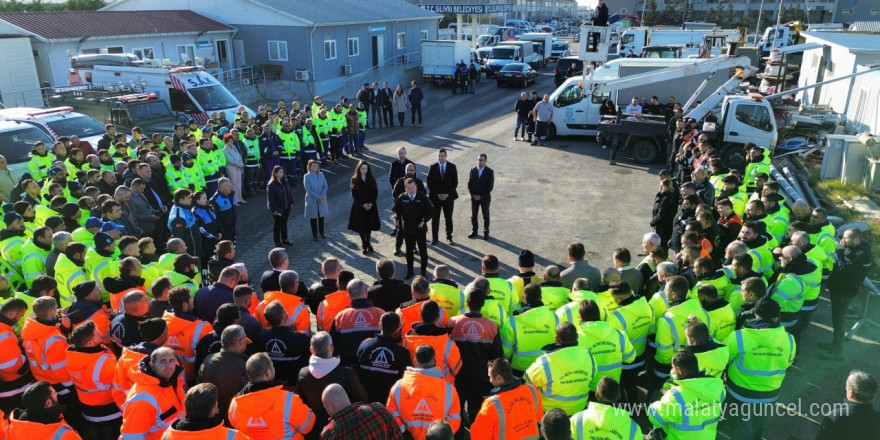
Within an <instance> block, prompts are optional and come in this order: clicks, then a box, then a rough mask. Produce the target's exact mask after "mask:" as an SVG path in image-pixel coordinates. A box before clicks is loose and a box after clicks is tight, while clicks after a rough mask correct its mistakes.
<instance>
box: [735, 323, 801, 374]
mask: <svg viewBox="0 0 880 440" xmlns="http://www.w3.org/2000/svg"><path fill="white" fill-rule="evenodd" d="M786 334H788V333H786ZM791 341H792V340H791V335H790V334H788V342H789V343H791ZM736 347H737V351H738V352H739V355H738V356H737V360H736V361H734V362H733V363H734V365H736V368H738V369H739V371H742V372H743V373H746V374H752V375H755V376H763V377H769V376H776V375H779V374H785V371H786V370H770V371H762V370H753V369H750V368H746V367H745V355H746V353H745V351H746V350H745V344H744V343H743V336H742V331H737V332H736ZM792 348H793V347H792Z"/></svg>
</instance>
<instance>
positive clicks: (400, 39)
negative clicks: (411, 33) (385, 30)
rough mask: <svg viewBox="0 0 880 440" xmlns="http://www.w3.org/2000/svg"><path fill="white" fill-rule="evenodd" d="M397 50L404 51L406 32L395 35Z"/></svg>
mask: <svg viewBox="0 0 880 440" xmlns="http://www.w3.org/2000/svg"><path fill="white" fill-rule="evenodd" d="M397 48H398V49H406V32H398V33H397Z"/></svg>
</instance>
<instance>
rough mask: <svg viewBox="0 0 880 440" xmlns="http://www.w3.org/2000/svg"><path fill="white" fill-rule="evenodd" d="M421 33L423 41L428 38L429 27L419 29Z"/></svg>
mask: <svg viewBox="0 0 880 440" xmlns="http://www.w3.org/2000/svg"><path fill="white" fill-rule="evenodd" d="M419 34H420V36H421V39H422V41H425V40H427V39H428V30H427V29H422V30H421V31H419Z"/></svg>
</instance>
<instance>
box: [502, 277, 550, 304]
mask: <svg viewBox="0 0 880 440" xmlns="http://www.w3.org/2000/svg"><path fill="white" fill-rule="evenodd" d="M507 281H509V282H510V287H511V288H512V289H513V296H514V298H516V302H517V305H519V304H521V303H523V302H525V300H526V299H525V298H523V294H524V292H525V289H526V286H528V285H529V284H532V283H534V284H541V283H542V282H544V280H543V279H542V278H541V277H540V276H539V275H536V274H535V273H534V272H524V273H521V274H519V275H514V276H512V277H510V278H508V279H507ZM517 308H519V307H517Z"/></svg>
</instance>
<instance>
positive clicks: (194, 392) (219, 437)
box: [162, 383, 249, 440]
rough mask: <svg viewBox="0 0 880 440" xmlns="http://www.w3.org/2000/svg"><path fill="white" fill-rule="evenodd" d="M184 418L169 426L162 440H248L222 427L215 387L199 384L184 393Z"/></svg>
mask: <svg viewBox="0 0 880 440" xmlns="http://www.w3.org/2000/svg"><path fill="white" fill-rule="evenodd" d="M183 405H184V408H185V409H186V417H185V418H184V419H182V420H177V421H175V422H174V423H172V424H171V427H170V428H168V430H167V431H165V435H164V436H163V437H162V440H202V439H204V440H249V438H248V436H246V435H244V434H242V433H241V432H239V431H236V430H234V429H229V428H227V427H225V426H223V417H218V414H219V412H220V409H219V407H218V403H217V386H216V385H214V384H212V383H200V384H198V385H196V386H194V387H192V388H190V389H189V391H187V392H186V397H185V398H184V401H183Z"/></svg>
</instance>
